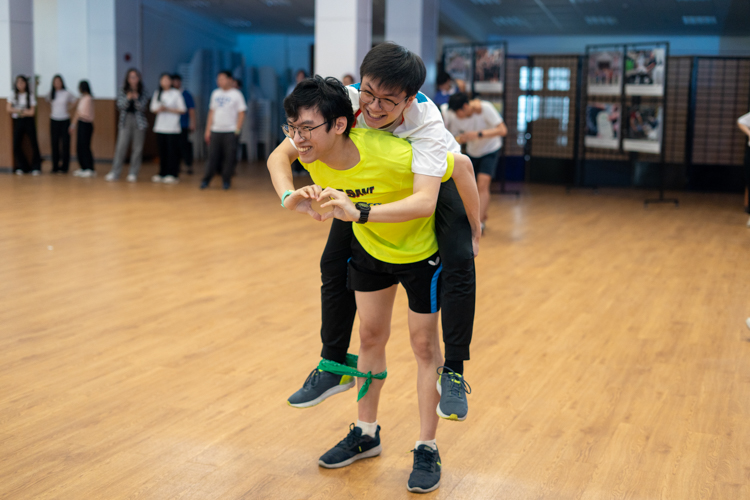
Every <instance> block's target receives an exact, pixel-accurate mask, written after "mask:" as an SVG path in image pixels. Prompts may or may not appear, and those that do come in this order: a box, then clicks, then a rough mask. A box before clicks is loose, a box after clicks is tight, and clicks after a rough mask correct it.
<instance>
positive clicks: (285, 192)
mask: <svg viewBox="0 0 750 500" xmlns="http://www.w3.org/2000/svg"><path fill="white" fill-rule="evenodd" d="M293 192H294V191H292V190H291V189H287V190H286V191H284V194H282V195H281V206H282V207H284V202H285V201H286V199H287V198H288V197H289V195H290V194H292V193H293ZM284 208H286V207H284Z"/></svg>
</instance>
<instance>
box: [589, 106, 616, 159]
mask: <svg viewBox="0 0 750 500" xmlns="http://www.w3.org/2000/svg"><path fill="white" fill-rule="evenodd" d="M621 130H622V127H621V125H620V105H619V104H613V103H607V102H590V103H588V104H587V105H586V136H585V137H584V140H583V142H584V144H585V145H586V147H589V148H602V149H619V148H620V135H621V134H620V131H621Z"/></svg>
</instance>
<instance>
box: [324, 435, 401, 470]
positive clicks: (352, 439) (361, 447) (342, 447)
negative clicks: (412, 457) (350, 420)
mask: <svg viewBox="0 0 750 500" xmlns="http://www.w3.org/2000/svg"><path fill="white" fill-rule="evenodd" d="M381 451H383V447H382V446H380V426H378V430H377V431H375V437H374V438H373V437H370V436H368V435H364V436H363V435H362V429H360V428H359V427H355V426H354V424H351V425H350V426H349V435H347V436H346V437H345V438H344V439H343V440H342V441H340V442H339V444H337V445H336V446H334V447H333V448H331V449H330V450H328V451H327V452H325V454H324V455H323V456H322V457H320V459H319V460H318V465H320V466H321V467H325V468H326V469H338V468H339V467H346V466H347V465H349V464H351V463H353V462H356V461H357V460H361V459H363V458H371V457H376V456H378V455H380V452H381ZM415 463H416V462H415Z"/></svg>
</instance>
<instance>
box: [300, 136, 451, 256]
mask: <svg viewBox="0 0 750 500" xmlns="http://www.w3.org/2000/svg"><path fill="white" fill-rule="evenodd" d="M349 138H350V139H351V140H352V142H354V145H355V146H356V147H357V149H358V150H359V156H360V161H359V163H357V164H356V165H355V166H354V167H352V168H350V169H349V170H335V169H333V168H330V167H329V166H328V165H326V164H325V163H323V162H321V161H315V162H313V163H310V164H306V163H302V166H303V167H305V169H307V171H308V172H310V176H311V177H312V179H313V182H315V184H317V185H319V186H320V187H322V188H323V189H325V188H327V187H332V188H334V189H338V190H339V191H343V192H344V193H346V194H347V195H348V196H349V198H351V200H352V201H353V202H354V203H358V202H365V203H368V204H369V205H371V206H372V205H382V204H385V203H392V202H394V201H399V200H403V199H404V198H406V197H408V196H411V195H412V194H413V192H414V174H413V173H412V171H411V158H412V152H411V144H409V142H408V141H406V140H405V139H399V138H397V137H394V136H393V134H391V133H390V132H383V131H381V130H367V129H358V128H355V129H352V130H351V133H350V134H349ZM447 161H448V169H447V171H446V173H445V176H443V182H445V181H446V180H448V179H450V177H451V176H452V175H453V155H452V154H451V153H448V160H447ZM352 226H353V229H354V236H355V237H356V238H357V240H358V241H359V243H360V244H361V245H362V247H363V248H364V249H365V250H366V251H367V253H368V254H370V255H371V256H373V257H375V258H376V259H378V260H382V261H383V262H389V263H391V264H409V263H412V262H418V261H420V260H424V259H426V258H427V257H429V256H431V255H432V254H434V253H435V252H437V249H438V245H437V239H436V237H435V214H434V213H433V214H432V215H431V216H430V217H423V218H421V219H414V220H410V221H407V222H368V223H366V224H356V223H352Z"/></svg>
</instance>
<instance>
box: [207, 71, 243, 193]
mask: <svg viewBox="0 0 750 500" xmlns="http://www.w3.org/2000/svg"><path fill="white" fill-rule="evenodd" d="M216 84H217V85H218V86H219V88H218V89H216V90H214V91H213V92H212V93H211V101H210V104H209V111H208V120H207V121H206V133H205V135H204V138H205V140H206V143H207V144H208V161H207V162H206V174H205V175H204V176H203V181H202V182H201V189H206V188H207V187H208V184H209V183H210V182H211V179H212V178H213V176H214V174H215V173H216V169H217V167H218V166H219V164H221V176H222V179H223V181H224V183H223V185H224V189H229V187H230V186H231V185H232V175H233V174H234V167H235V164H236V162H237V137H238V136H239V134H240V130H242V122H243V121H244V120H245V111H246V110H247V104H246V103H245V98H244V97H243V96H242V93H241V92H240V91H239V90H237V89H236V88H234V78H233V77H232V73H231V72H230V71H221V72H220V73H219V75H218V76H217V77H216Z"/></svg>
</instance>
